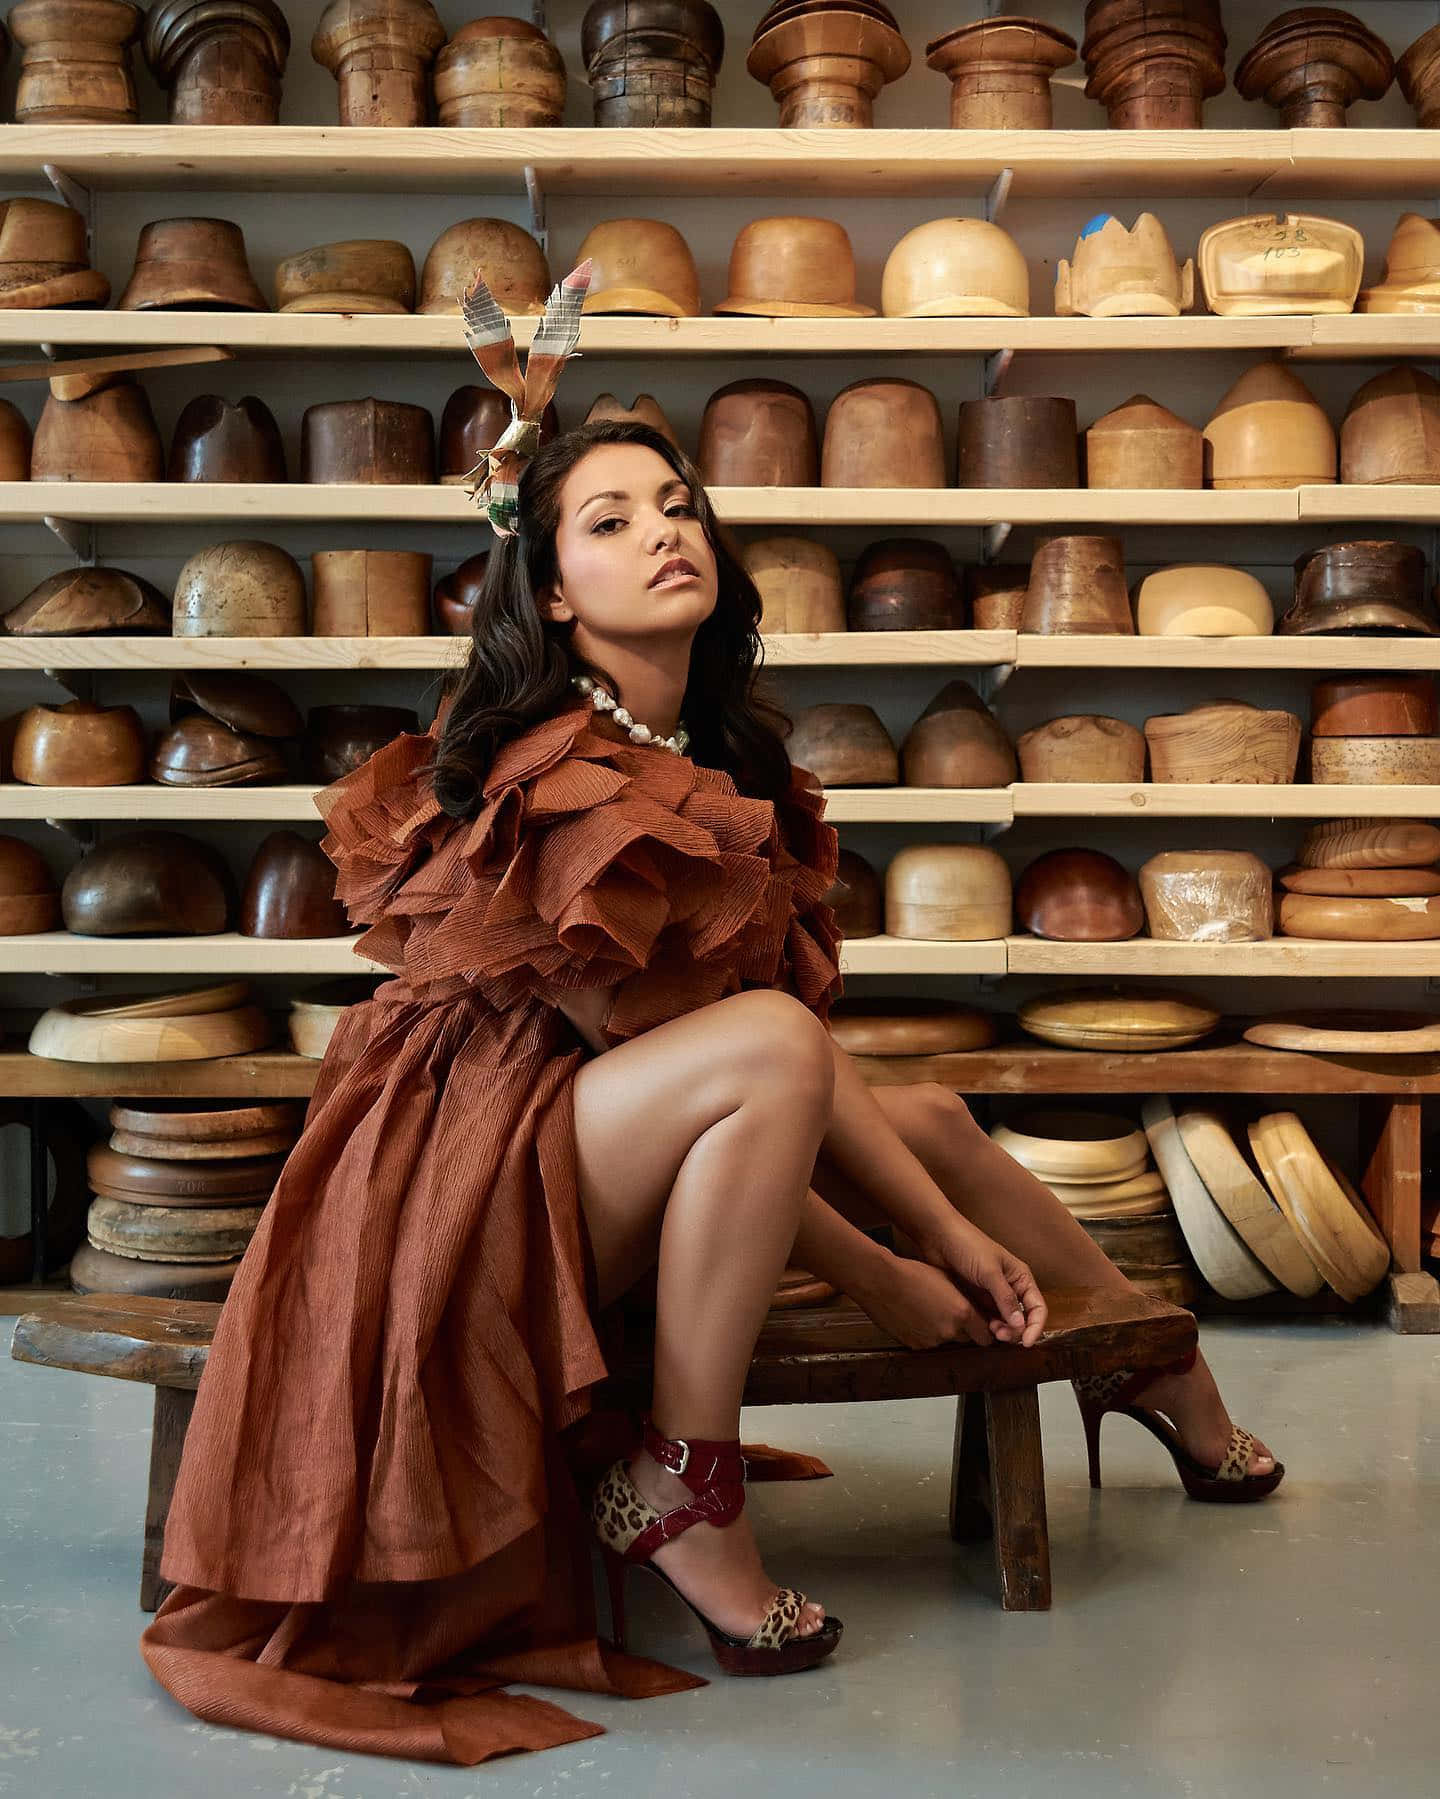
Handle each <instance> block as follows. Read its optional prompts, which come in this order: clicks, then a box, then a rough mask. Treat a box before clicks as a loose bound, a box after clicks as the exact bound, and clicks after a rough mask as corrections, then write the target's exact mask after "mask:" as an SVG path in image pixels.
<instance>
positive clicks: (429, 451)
mask: <svg viewBox="0 0 1440 1799" xmlns="http://www.w3.org/2000/svg"><path fill="white" fill-rule="evenodd" d="M300 479H301V480H302V481H324V482H330V481H335V482H341V481H346V482H361V483H369V484H372V485H379V486H402V487H404V486H416V487H425V486H429V485H430V484H431V483H433V482H434V479H435V427H434V424H433V422H432V421H431V418H430V414H429V413H428V412H427V411H426V410H425V408H424V407H423V406H411V405H409V404H408V403H406V402H405V401H403V400H373V399H366V400H330V401H326V402H325V403H323V404H322V405H319V406H310V407H307V408H306V410H305V414H304V417H303V418H302V419H301V421H300Z"/></svg>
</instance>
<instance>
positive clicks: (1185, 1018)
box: [1015, 986, 1220, 1052]
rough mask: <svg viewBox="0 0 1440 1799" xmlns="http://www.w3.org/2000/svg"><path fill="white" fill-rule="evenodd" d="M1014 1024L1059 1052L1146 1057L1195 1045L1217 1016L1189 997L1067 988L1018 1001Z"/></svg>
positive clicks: (1142, 989)
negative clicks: (1095, 1051) (1111, 1052)
mask: <svg viewBox="0 0 1440 1799" xmlns="http://www.w3.org/2000/svg"><path fill="white" fill-rule="evenodd" d="M1015 1021H1016V1023H1017V1024H1018V1025H1019V1026H1020V1028H1021V1030H1023V1031H1027V1032H1028V1033H1029V1034H1030V1036H1032V1037H1039V1038H1040V1039H1041V1040H1042V1042H1045V1043H1056V1044H1059V1045H1060V1046H1061V1047H1062V1048H1064V1049H1099V1050H1121V1051H1136V1052H1142V1051H1143V1052H1148V1051H1151V1050H1158V1049H1181V1048H1183V1047H1184V1046H1185V1045H1186V1044H1187V1043H1195V1042H1197V1041H1198V1040H1199V1039H1200V1038H1201V1037H1205V1036H1208V1035H1209V1033H1210V1032H1211V1031H1213V1030H1214V1029H1215V1027H1216V1025H1217V1024H1219V1022H1220V1014H1219V1013H1218V1012H1217V1011H1216V1010H1215V1008H1214V1007H1213V1006H1211V1005H1207V1004H1206V1003H1205V1002H1204V1001H1203V1000H1197V999H1192V998H1191V996H1190V995H1189V994H1185V993H1171V992H1166V991H1164V990H1162V989H1159V988H1154V987H1120V986H1116V987H1067V988H1065V989H1064V990H1063V991H1062V992H1060V993H1040V994H1036V995H1034V996H1033V997H1032V998H1030V999H1027V1000H1025V1001H1023V1002H1022V1003H1021V1005H1020V1007H1019V1009H1018V1010H1017V1012H1016V1014H1015Z"/></svg>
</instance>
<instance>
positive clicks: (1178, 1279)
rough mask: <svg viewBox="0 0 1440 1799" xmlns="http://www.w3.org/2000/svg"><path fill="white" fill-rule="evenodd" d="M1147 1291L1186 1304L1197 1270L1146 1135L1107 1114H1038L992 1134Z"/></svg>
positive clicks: (1195, 1291) (1194, 1293) (1193, 1289)
mask: <svg viewBox="0 0 1440 1799" xmlns="http://www.w3.org/2000/svg"><path fill="white" fill-rule="evenodd" d="M990 1135H991V1138H992V1139H993V1140H994V1142H996V1143H997V1144H998V1145H999V1146H1000V1147H1001V1148H1002V1149H1003V1150H1004V1151H1005V1152H1006V1154H1007V1155H1009V1156H1012V1157H1013V1158H1014V1159H1015V1161H1017V1162H1019V1163H1020V1165H1021V1166H1022V1167H1023V1168H1028V1169H1029V1171H1030V1172H1031V1173H1032V1174H1033V1175H1034V1176H1035V1178H1036V1179H1037V1180H1039V1181H1041V1182H1043V1183H1044V1185H1045V1186H1047V1187H1048V1188H1049V1189H1050V1191H1051V1192H1052V1193H1053V1194H1054V1195H1055V1197H1056V1198H1057V1199H1058V1200H1060V1202H1061V1203H1062V1204H1063V1205H1064V1206H1065V1207H1066V1208H1067V1210H1068V1211H1069V1212H1070V1214H1071V1216H1072V1217H1074V1218H1075V1219H1076V1220H1077V1221H1078V1222H1079V1224H1080V1225H1081V1226H1082V1227H1083V1228H1084V1229H1085V1231H1086V1232H1087V1233H1088V1234H1089V1236H1090V1237H1092V1238H1093V1239H1094V1241H1095V1242H1096V1243H1097V1244H1099V1246H1100V1247H1101V1248H1102V1249H1103V1250H1104V1251H1105V1253H1106V1255H1108V1256H1109V1257H1110V1259H1111V1260H1112V1261H1113V1262H1114V1263H1115V1264H1116V1266H1117V1267H1118V1268H1120V1269H1121V1271H1122V1272H1123V1273H1124V1274H1125V1275H1127V1276H1128V1277H1129V1279H1130V1280H1131V1281H1133V1282H1134V1283H1135V1285H1136V1286H1137V1287H1139V1288H1140V1289H1141V1290H1142V1291H1143V1292H1146V1293H1149V1294H1152V1295H1153V1296H1154V1297H1155V1298H1157V1299H1167V1300H1170V1301H1171V1302H1172V1303H1174V1304H1179V1305H1185V1304H1188V1303H1189V1302H1190V1301H1191V1300H1193V1299H1195V1298H1196V1297H1197V1296H1198V1294H1199V1290H1200V1289H1199V1283H1198V1281H1197V1280H1196V1278H1195V1269H1194V1266H1193V1264H1192V1263H1191V1260H1190V1256H1189V1253H1188V1251H1187V1250H1186V1247H1185V1239H1184V1238H1183V1237H1182V1235H1181V1234H1180V1227H1179V1225H1178V1223H1177V1221H1176V1218H1175V1213H1174V1211H1173V1209H1172V1207H1171V1204H1170V1194H1169V1191H1168V1189H1167V1187H1166V1183H1165V1179H1164V1175H1163V1173H1162V1171H1161V1170H1160V1169H1157V1168H1156V1166H1155V1164H1154V1162H1153V1161H1152V1160H1151V1156H1150V1146H1149V1144H1148V1142H1147V1141H1146V1137H1145V1133H1144V1132H1143V1131H1140V1130H1138V1129H1137V1128H1136V1127H1135V1124H1134V1123H1133V1121H1132V1120H1130V1119H1128V1118H1121V1117H1116V1116H1113V1115H1111V1114H1109V1113H1103V1112H1069V1111H1056V1112H1038V1113H1032V1114H1030V1115H1028V1116H1026V1117H1024V1118H1022V1119H1019V1120H1017V1122H1016V1123H1015V1124H1014V1125H1006V1124H997V1125H996V1126H995V1127H994V1129H993V1130H992V1131H991V1133H990Z"/></svg>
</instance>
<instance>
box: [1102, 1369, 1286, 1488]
mask: <svg viewBox="0 0 1440 1799" xmlns="http://www.w3.org/2000/svg"><path fill="white" fill-rule="evenodd" d="M1195 1354H1196V1352H1194V1351H1192V1352H1191V1354H1190V1355H1189V1356H1187V1357H1186V1359H1185V1360H1184V1361H1183V1362H1172V1363H1170V1364H1169V1365H1168V1366H1166V1367H1164V1368H1142V1369H1140V1370H1138V1371H1132V1370H1130V1369H1128V1368H1126V1369H1121V1370H1120V1371H1119V1372H1117V1373H1115V1374H1101V1375H1094V1376H1090V1377H1087V1378H1084V1379H1081V1380H1077V1381H1073V1382H1072V1383H1071V1385H1072V1386H1073V1387H1074V1389H1075V1399H1076V1402H1077V1404H1078V1405H1079V1407H1080V1419H1081V1422H1082V1423H1083V1424H1084V1426H1085V1447H1086V1450H1087V1452H1088V1454H1089V1459H1090V1485H1091V1486H1092V1487H1098V1486H1099V1485H1100V1421H1101V1419H1102V1418H1103V1417H1104V1416H1105V1414H1106V1413H1107V1412H1123V1413H1124V1415H1125V1416H1126V1417H1127V1418H1133V1419H1134V1420H1135V1422H1136V1423H1137V1424H1139V1425H1143V1427H1144V1428H1145V1429H1146V1430H1148V1431H1149V1433H1150V1435H1151V1436H1152V1437H1154V1438H1155V1439H1156V1441H1157V1442H1159V1443H1162V1444H1163V1445H1164V1447H1165V1448H1166V1450H1168V1451H1169V1455H1170V1459H1171V1461H1172V1462H1174V1464H1175V1472H1176V1473H1177V1474H1178V1475H1179V1476H1180V1484H1181V1485H1182V1486H1183V1487H1184V1489H1185V1491H1186V1492H1187V1493H1188V1494H1189V1495H1190V1497H1191V1498H1192V1499H1200V1500H1204V1501H1205V1502H1206V1503H1207V1504H1210V1505H1247V1504H1251V1503H1253V1502H1254V1501H1255V1500H1257V1499H1265V1498H1268V1497H1269V1495H1270V1494H1271V1493H1273V1492H1274V1491H1275V1489H1276V1487H1278V1486H1279V1485H1280V1482H1281V1481H1282V1480H1283V1479H1284V1478H1285V1469H1284V1466H1283V1464H1282V1463H1280V1462H1276V1464H1275V1466H1274V1467H1273V1468H1272V1469H1271V1470H1270V1472H1269V1473H1268V1474H1251V1473H1249V1472H1248V1470H1249V1467H1250V1457H1251V1455H1252V1453H1253V1452H1254V1449H1255V1439H1254V1437H1253V1436H1252V1435H1251V1434H1250V1432H1249V1431H1248V1430H1241V1429H1240V1427H1239V1426H1238V1425H1236V1426H1235V1428H1234V1429H1233V1430H1232V1431H1231V1433H1230V1442H1229V1444H1228V1445H1227V1447H1226V1450H1225V1454H1224V1455H1223V1456H1222V1457H1221V1459H1220V1463H1219V1465H1218V1466H1217V1467H1214V1468H1207V1467H1206V1466H1205V1464H1204V1463H1203V1462H1199V1461H1197V1460H1196V1459H1195V1457H1194V1456H1193V1455H1191V1453H1190V1451H1189V1450H1188V1449H1187V1448H1186V1447H1185V1445H1184V1444H1183V1443H1182V1442H1181V1441H1180V1437H1179V1433H1178V1432H1177V1431H1176V1429H1175V1427H1174V1425H1173V1424H1171V1423H1170V1422H1169V1420H1168V1419H1167V1418H1165V1417H1164V1415H1163V1414H1162V1413H1160V1412H1157V1411H1155V1410H1154V1409H1153V1408H1152V1407H1149V1406H1142V1405H1134V1404H1132V1403H1131V1401H1132V1400H1134V1399H1135V1398H1137V1397H1138V1395H1139V1394H1141V1393H1143V1392H1144V1390H1145V1388H1146V1387H1148V1386H1149V1385H1150V1384H1151V1382H1152V1381H1154V1380H1156V1379H1157V1378H1158V1377H1159V1376H1161V1375H1165V1374H1188V1373H1189V1372H1190V1370H1191V1369H1192V1368H1193V1367H1194V1366H1195Z"/></svg>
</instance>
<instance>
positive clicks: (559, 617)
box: [535, 587, 575, 625]
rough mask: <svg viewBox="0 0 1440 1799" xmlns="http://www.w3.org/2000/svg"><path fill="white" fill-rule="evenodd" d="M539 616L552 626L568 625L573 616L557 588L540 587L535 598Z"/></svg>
mask: <svg viewBox="0 0 1440 1799" xmlns="http://www.w3.org/2000/svg"><path fill="white" fill-rule="evenodd" d="M535 602H536V604H537V605H538V606H539V608H540V616H541V617H542V618H543V619H545V620H547V621H548V622H549V623H550V624H552V625H568V624H569V622H570V621H571V619H572V618H574V616H575V614H574V613H573V612H572V611H571V610H570V607H569V604H568V602H567V601H566V600H565V598H564V597H563V596H562V594H561V592H560V590H559V588H558V587H542V588H541V590H540V592H539V593H537V594H536V596H535Z"/></svg>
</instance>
